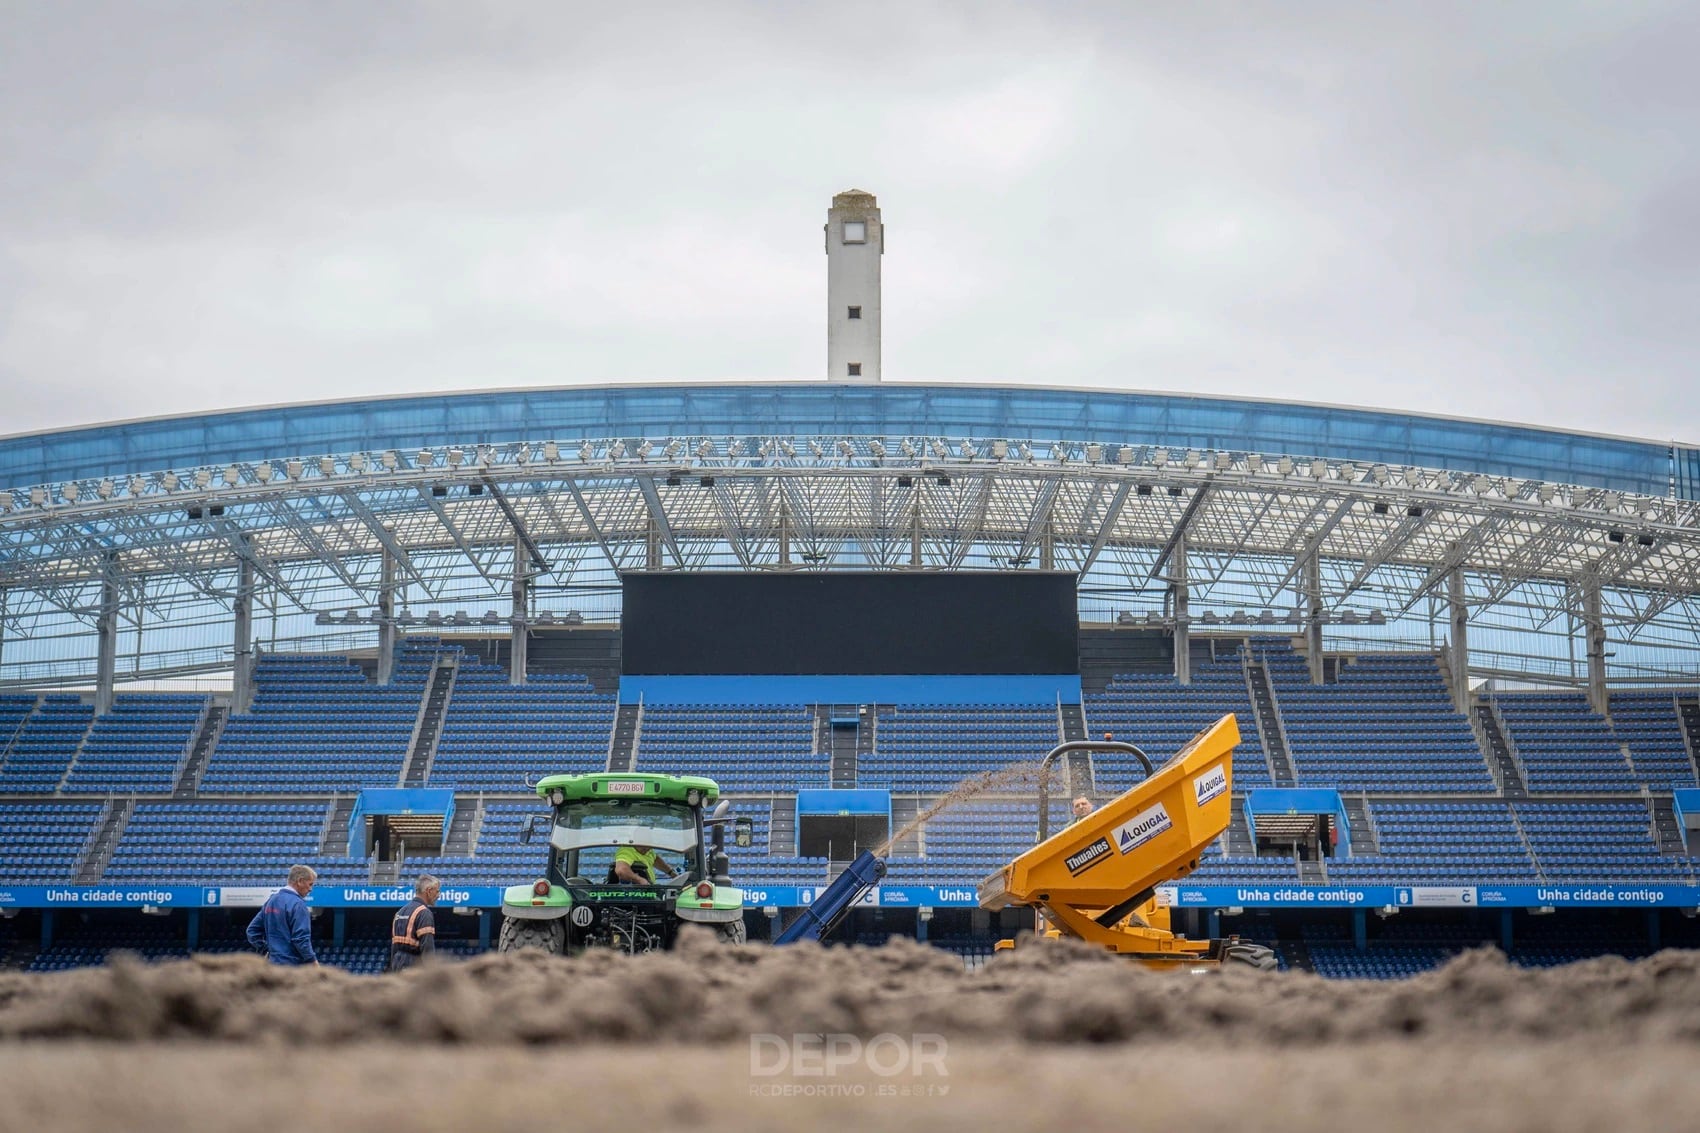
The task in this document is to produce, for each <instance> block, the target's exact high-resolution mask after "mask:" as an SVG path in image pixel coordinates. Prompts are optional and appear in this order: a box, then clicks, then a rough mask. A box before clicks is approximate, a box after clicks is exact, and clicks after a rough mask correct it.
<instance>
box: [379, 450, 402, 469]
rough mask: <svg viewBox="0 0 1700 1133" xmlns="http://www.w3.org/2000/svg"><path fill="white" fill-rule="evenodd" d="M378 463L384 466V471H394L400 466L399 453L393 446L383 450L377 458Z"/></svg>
mask: <svg viewBox="0 0 1700 1133" xmlns="http://www.w3.org/2000/svg"><path fill="white" fill-rule="evenodd" d="M378 463H379V464H382V465H383V466H384V470H385V471H386V472H394V471H395V470H396V469H397V468H400V467H401V453H399V452H397V451H396V450H395V449H393V448H387V449H385V450H384V455H382V456H380V457H379V458H378Z"/></svg>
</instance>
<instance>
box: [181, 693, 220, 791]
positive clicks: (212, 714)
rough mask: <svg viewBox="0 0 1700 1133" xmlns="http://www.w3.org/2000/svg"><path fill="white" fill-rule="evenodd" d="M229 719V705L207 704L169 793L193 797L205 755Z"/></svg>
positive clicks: (204, 768) (216, 740) (205, 762)
mask: <svg viewBox="0 0 1700 1133" xmlns="http://www.w3.org/2000/svg"><path fill="white" fill-rule="evenodd" d="M229 720H230V705H228V704H221V703H218V702H216V701H214V702H212V703H209V704H208V705H207V711H206V714H205V715H204V716H202V717H201V723H200V727H199V728H197V729H196V731H195V738H194V739H193V740H192V741H190V744H189V758H188V759H187V760H185V761H184V763H183V770H182V771H180V772H179V773H178V775H177V782H176V783H174V784H173V785H172V788H171V793H172V794H173V795H175V796H176V797H177V798H180V799H187V798H193V797H194V796H195V792H196V791H197V790H198V789H199V788H200V785H201V773H202V772H203V771H205V770H206V767H207V757H208V756H210V755H211V754H212V752H213V748H215V747H217V746H218V738H219V737H220V736H222V735H223V734H224V725H225V724H226V723H227V722H228V721H229Z"/></svg>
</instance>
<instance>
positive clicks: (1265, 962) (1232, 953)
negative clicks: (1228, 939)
mask: <svg viewBox="0 0 1700 1133" xmlns="http://www.w3.org/2000/svg"><path fill="white" fill-rule="evenodd" d="M1222 962H1223V963H1224V964H1249V965H1250V966H1251V967H1253V968H1256V969H1257V970H1258V971H1260V972H1273V971H1275V970H1276V969H1277V968H1279V967H1280V966H1281V961H1280V960H1279V959H1277V958H1276V956H1275V950H1274V949H1273V948H1265V947H1264V946H1263V945H1261V944H1230V945H1228V946H1226V947H1225V948H1223V949H1222Z"/></svg>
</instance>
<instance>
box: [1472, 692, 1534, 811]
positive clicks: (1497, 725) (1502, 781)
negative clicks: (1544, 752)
mask: <svg viewBox="0 0 1700 1133" xmlns="http://www.w3.org/2000/svg"><path fill="white" fill-rule="evenodd" d="M1471 722H1472V723H1473V724H1474V725H1475V732H1476V739H1477V741H1478V742H1480V744H1481V745H1482V758H1483V759H1484V760H1486V761H1487V765H1488V771H1489V772H1490V773H1491V774H1492V775H1493V779H1494V782H1495V783H1498V784H1499V793H1500V794H1501V795H1503V796H1504V797H1506V798H1508V799H1519V798H1523V797H1524V796H1526V795H1527V794H1528V793H1529V788H1528V786H1527V780H1526V779H1525V778H1524V776H1523V765H1522V762H1521V761H1520V760H1518V758H1517V749H1516V748H1514V747H1512V746H1511V740H1510V737H1509V735H1508V733H1507V730H1506V728H1505V722H1504V721H1503V720H1501V719H1500V718H1499V711H1498V710H1497V709H1496V708H1495V707H1494V703H1493V701H1492V700H1482V699H1478V700H1477V701H1476V702H1475V704H1473V705H1472V706H1471Z"/></svg>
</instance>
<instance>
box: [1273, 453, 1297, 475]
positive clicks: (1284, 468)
mask: <svg viewBox="0 0 1700 1133" xmlns="http://www.w3.org/2000/svg"><path fill="white" fill-rule="evenodd" d="M1275 471H1276V472H1279V473H1280V474H1281V475H1283V476H1291V475H1292V474H1293V458H1292V457H1290V456H1283V457H1282V458H1281V459H1280V460H1277V461H1276V462H1275Z"/></svg>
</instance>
